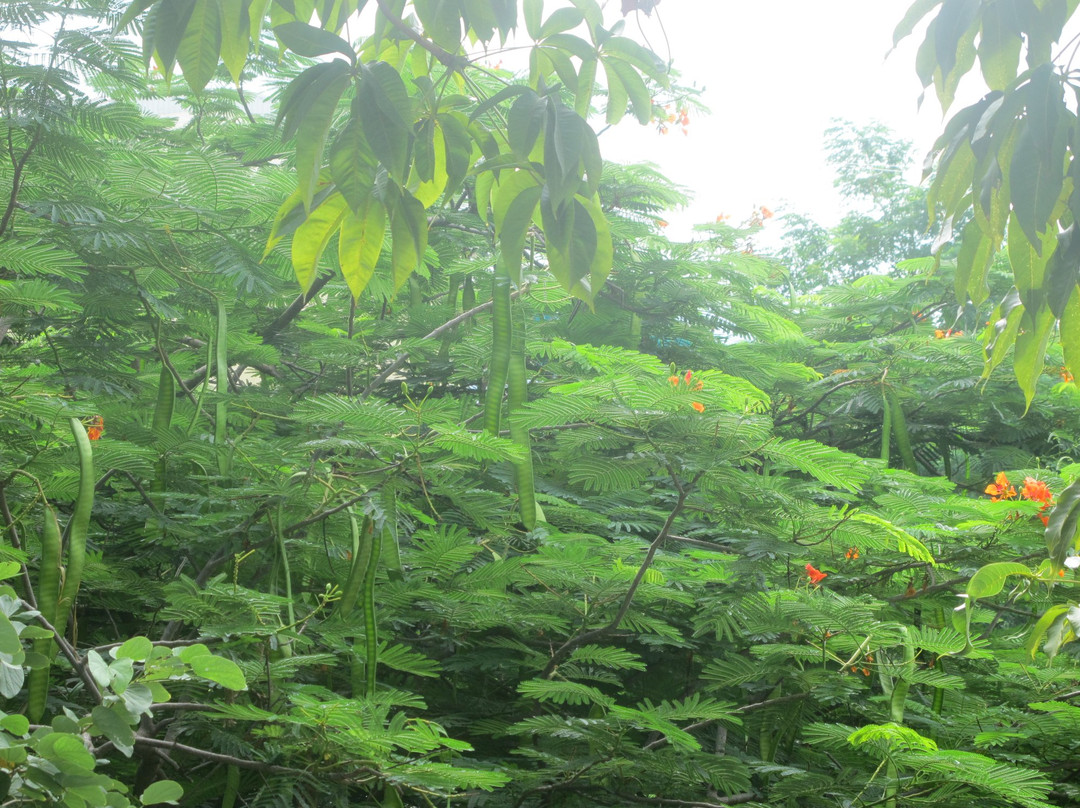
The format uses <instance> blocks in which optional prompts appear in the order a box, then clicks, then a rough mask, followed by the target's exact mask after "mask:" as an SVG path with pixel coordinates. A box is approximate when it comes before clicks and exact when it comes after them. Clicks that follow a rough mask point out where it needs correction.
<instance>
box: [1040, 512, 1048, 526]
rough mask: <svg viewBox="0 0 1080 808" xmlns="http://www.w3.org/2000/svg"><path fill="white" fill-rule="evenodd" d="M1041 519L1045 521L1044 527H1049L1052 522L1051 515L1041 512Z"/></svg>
mask: <svg viewBox="0 0 1080 808" xmlns="http://www.w3.org/2000/svg"><path fill="white" fill-rule="evenodd" d="M1039 521H1041V522H1042V523H1043V527H1047V526H1049V524H1050V517H1049V516H1047V515H1046V514H1042V513H1040V514H1039Z"/></svg>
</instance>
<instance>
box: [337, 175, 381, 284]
mask: <svg viewBox="0 0 1080 808" xmlns="http://www.w3.org/2000/svg"><path fill="white" fill-rule="evenodd" d="M385 236H386V208H385V207H383V204H382V202H380V201H379V200H378V199H376V198H375V197H374V196H369V197H368V199H367V204H366V205H364V207H363V208H362V210H361V211H359V213H354V212H353V211H351V210H347V211H346V212H345V216H344V218H343V219H342V220H341V233H340V235H339V236H338V261H339V263H340V264H341V274H342V275H343V276H344V277H345V282H346V283H347V284H349V291H350V292H352V295H353V297H354V298H357V297H360V293H361V292H363V291H364V288H365V287H366V286H367V285H368V282H369V281H370V280H371V276H372V275H374V274H375V264H376V262H377V261H378V260H379V255H380V253H382V246H383V239H384V238H385Z"/></svg>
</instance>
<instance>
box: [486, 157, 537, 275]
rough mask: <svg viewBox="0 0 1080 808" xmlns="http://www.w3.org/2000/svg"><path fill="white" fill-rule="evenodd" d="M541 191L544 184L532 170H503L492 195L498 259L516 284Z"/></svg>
mask: <svg viewBox="0 0 1080 808" xmlns="http://www.w3.org/2000/svg"><path fill="white" fill-rule="evenodd" d="M540 192H541V186H540V184H539V183H538V182H537V181H536V177H534V176H533V175H532V174H531V173H530V172H528V171H515V172H513V173H508V172H505V171H504V172H503V174H502V178H501V179H500V181H499V184H498V187H497V188H496V189H495V191H494V192H493V193H492V195H491V208H492V213H493V215H494V219H495V238H496V239H497V240H498V242H499V263H500V265H501V266H502V267H503V268H504V270H505V271H506V273H507V274H508V275H509V276H510V278H511V279H512V280H513V281H514V283H515V284H520V283H521V261H522V250H523V249H524V246H525V234H526V233H527V232H528V229H529V225H530V224H531V223H532V220H533V217H534V215H535V213H536V206H537V204H538V203H539V201H540Z"/></svg>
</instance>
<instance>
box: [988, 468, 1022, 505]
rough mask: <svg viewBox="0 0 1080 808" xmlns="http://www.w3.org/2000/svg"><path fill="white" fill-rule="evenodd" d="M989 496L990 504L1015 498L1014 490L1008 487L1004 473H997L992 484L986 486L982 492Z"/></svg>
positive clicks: (1007, 480) (1007, 479)
mask: <svg viewBox="0 0 1080 808" xmlns="http://www.w3.org/2000/svg"><path fill="white" fill-rule="evenodd" d="M983 493H986V494H989V495H990V501H991V502H1000V501H1001V500H1003V499H1012V498H1013V497H1015V496H1016V489H1015V488H1013V487H1012V486H1011V485H1009V478H1008V477H1006V476H1005V472H1004V471H999V472H998V475H997V477H995V478H994V482H992V483H991V484H990V485H988V486H986V490H985V491H984V492H983Z"/></svg>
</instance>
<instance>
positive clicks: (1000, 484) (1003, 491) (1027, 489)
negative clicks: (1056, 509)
mask: <svg viewBox="0 0 1080 808" xmlns="http://www.w3.org/2000/svg"><path fill="white" fill-rule="evenodd" d="M984 493H987V494H989V495H990V501H991V502H1002V501H1004V500H1007V499H1013V498H1014V497H1016V488H1015V487H1014V486H1012V485H1011V484H1010V483H1009V478H1008V477H1007V476H1006V474H1005V472H1004V471H999V472H998V473H997V476H996V477H995V478H994V482H992V483H990V485H988V486H986V490H985V492H984ZM1020 499H1026V500H1028V501H1029V502H1041V503H1042V507H1041V508H1040V509H1039V519H1041V520H1042V523H1043V525H1044V526H1045V525H1046V524H1047V522H1049V521H1050V517H1048V516H1047V515H1046V513H1045V511H1046V509H1047V508H1049V507H1050V506H1051V505H1053V504H1054V494H1053V492H1052V491H1051V490H1050V487H1049V486H1048V485H1047V484H1046V483H1045V482H1043V481H1042V480H1036V479H1035V478H1034V477H1025V478H1024V485H1023V487H1022V488H1021V489H1020Z"/></svg>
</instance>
